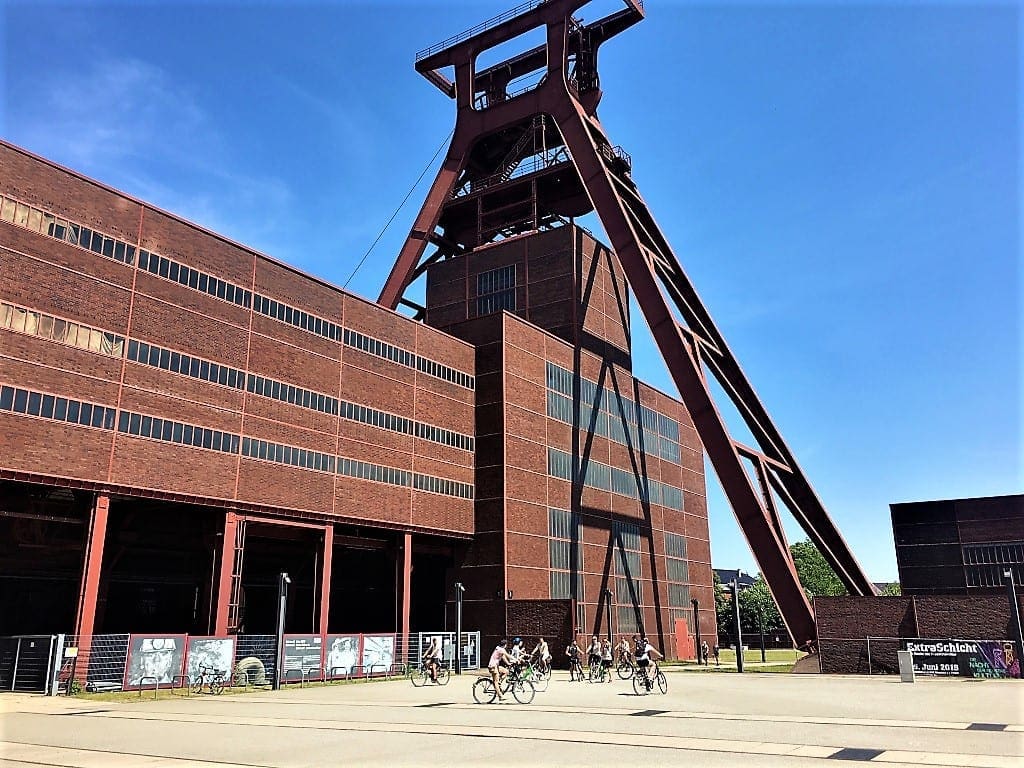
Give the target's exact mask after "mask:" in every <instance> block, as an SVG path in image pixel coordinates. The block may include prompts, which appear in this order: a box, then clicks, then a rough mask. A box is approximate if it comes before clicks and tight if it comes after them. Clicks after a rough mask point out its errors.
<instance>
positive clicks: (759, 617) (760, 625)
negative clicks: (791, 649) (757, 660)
mask: <svg viewBox="0 0 1024 768" xmlns="http://www.w3.org/2000/svg"><path fill="white" fill-rule="evenodd" d="M757 627H758V629H760V630H761V663H762V664H765V663H766V662H767V661H768V659H767V658H765V652H764V608H761V609H760V610H759V611H758V612H757Z"/></svg>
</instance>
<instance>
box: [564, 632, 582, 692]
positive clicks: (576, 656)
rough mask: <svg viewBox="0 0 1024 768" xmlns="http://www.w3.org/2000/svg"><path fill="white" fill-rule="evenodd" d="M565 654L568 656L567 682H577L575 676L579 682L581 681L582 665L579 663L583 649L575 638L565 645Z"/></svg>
mask: <svg viewBox="0 0 1024 768" xmlns="http://www.w3.org/2000/svg"><path fill="white" fill-rule="evenodd" d="M565 655H566V656H568V657H569V682H573V683H574V682H577V677H578V681H579V682H583V665H582V664H581V663H580V657H581V656H582V655H583V651H581V650H580V647H579V646H578V645H576V641H575V640H573V641H572V642H571V643H569V644H568V645H567V646H565Z"/></svg>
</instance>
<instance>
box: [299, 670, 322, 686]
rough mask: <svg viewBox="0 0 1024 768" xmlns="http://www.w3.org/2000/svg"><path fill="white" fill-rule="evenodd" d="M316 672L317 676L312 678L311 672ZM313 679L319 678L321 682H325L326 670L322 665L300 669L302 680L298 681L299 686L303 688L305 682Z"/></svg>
mask: <svg viewBox="0 0 1024 768" xmlns="http://www.w3.org/2000/svg"><path fill="white" fill-rule="evenodd" d="M314 672H315V673H316V674H317V675H318V677H316V678H314V677H313V673H314ZM314 679H316V680H319V681H320V683H321V684H323V683H326V682H327V677H326V671H325V670H324V668H323V667H309V668H307V669H304V670H302V682H300V683H299V687H300V688H305V687H306V683H307V682H312V681H313V680H314Z"/></svg>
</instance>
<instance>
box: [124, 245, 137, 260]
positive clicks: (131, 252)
mask: <svg viewBox="0 0 1024 768" xmlns="http://www.w3.org/2000/svg"><path fill="white" fill-rule="evenodd" d="M124 260H125V262H126V263H128V264H134V263H135V246H134V245H129V246H126V247H125V249H124Z"/></svg>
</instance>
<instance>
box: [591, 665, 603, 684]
mask: <svg viewBox="0 0 1024 768" xmlns="http://www.w3.org/2000/svg"><path fill="white" fill-rule="evenodd" d="M589 680H590V682H592V683H599V682H601V665H600V664H591V665H590V675H589Z"/></svg>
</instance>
